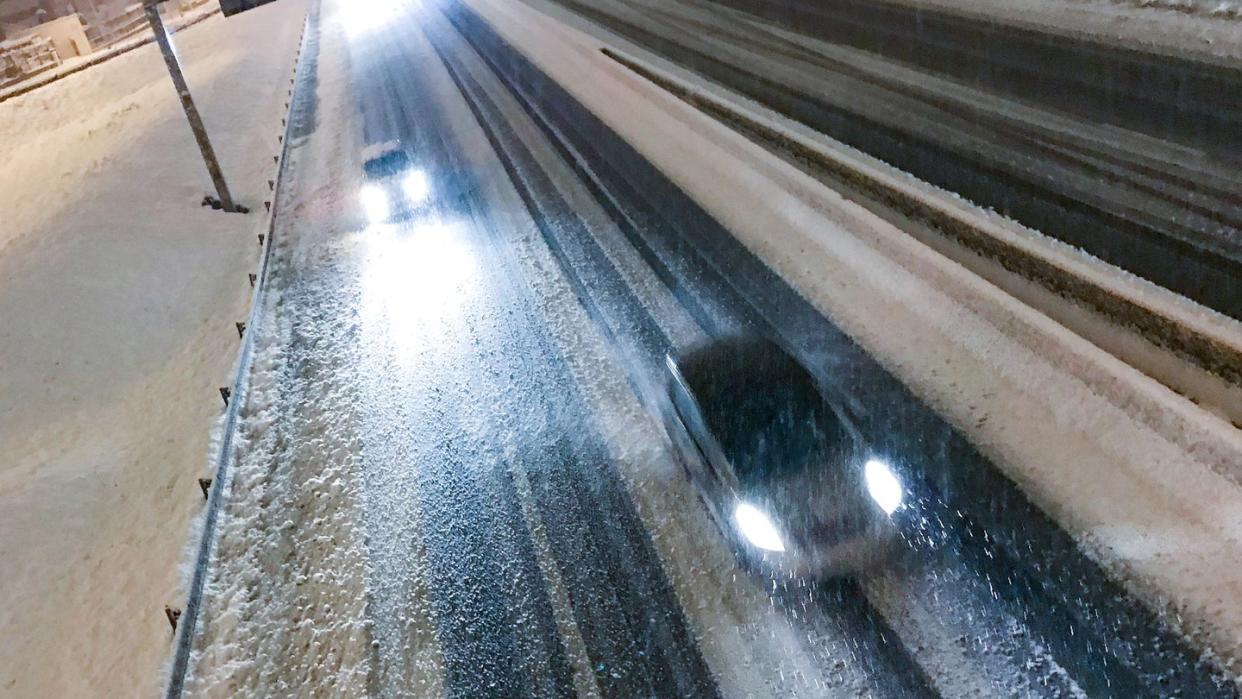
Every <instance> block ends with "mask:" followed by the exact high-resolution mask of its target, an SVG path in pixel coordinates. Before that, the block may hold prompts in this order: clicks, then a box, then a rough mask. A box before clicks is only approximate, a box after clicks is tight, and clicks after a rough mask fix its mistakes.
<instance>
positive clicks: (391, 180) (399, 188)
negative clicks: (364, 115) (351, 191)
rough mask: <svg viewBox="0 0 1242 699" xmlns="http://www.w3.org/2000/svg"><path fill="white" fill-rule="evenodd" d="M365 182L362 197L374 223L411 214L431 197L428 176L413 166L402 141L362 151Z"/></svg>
mask: <svg viewBox="0 0 1242 699" xmlns="http://www.w3.org/2000/svg"><path fill="white" fill-rule="evenodd" d="M363 158H364V162H363V164H362V171H363V174H365V175H366V181H365V182H364V183H363V185H362V190H361V191H360V192H359V196H360V198H361V199H362V206H363V208H364V209H365V210H366V214H367V218H368V219H369V220H370V222H371V223H372V224H379V223H385V222H388V221H395V220H399V219H402V218H405V217H407V216H410V215H412V214H413V213H415V212H416V211H418V209H419V208H420V207H422V206H423V205H424V204H426V202H427V199H428V196H429V194H430V185H429V183H428V181H427V173H426V172H424V171H423V170H421V169H419V168H417V167H414V164H413V160H412V159H411V158H410V154H409V153H408V152H407V151H406V150H405V148H404V147H403V146H402V144H401V143H400V142H399V141H387V142H385V143H377V144H372V145H370V146H368V147H367V148H366V150H365V151H364V152H363Z"/></svg>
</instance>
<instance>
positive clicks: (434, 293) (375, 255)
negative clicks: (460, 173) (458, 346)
mask: <svg viewBox="0 0 1242 699" xmlns="http://www.w3.org/2000/svg"><path fill="white" fill-rule="evenodd" d="M466 226H467V224H466V223H465V222H463V221H460V220H454V221H445V220H443V219H439V218H434V217H429V218H424V219H418V220H415V221H411V222H406V223H400V224H383V225H377V226H371V227H369V228H368V229H367V230H365V231H364V232H363V233H362V235H363V236H364V244H365V246H366V264H365V266H364V267H363V278H362V280H361V281H362V310H361V312H362V321H363V323H364V325H365V327H367V328H368V329H373V330H374V331H375V332H383V333H385V334H387V335H388V343H387V344H388V345H389V346H390V347H391V351H392V352H393V355H394V356H395V358H396V359H397V361H398V362H400V363H401V364H402V365H406V366H409V365H412V364H414V363H415V362H416V361H417V357H418V355H419V354H420V353H422V352H424V351H426V348H427V347H428V346H429V344H431V343H435V344H439V343H440V342H441V340H442V339H443V338H444V337H445V336H446V335H448V334H450V333H452V332H453V330H454V328H455V326H456V325H457V323H458V322H459V321H460V320H461V319H462V317H463V316H464V314H465V311H466V310H467V309H468V308H469V306H470V305H471V304H472V303H473V302H474V301H475V300H476V296H477V294H478V285H477V284H476V282H477V280H478V278H479V275H480V270H479V261H478V259H477V253H476V251H475V249H474V243H473V241H472V239H471V236H470V235H469V230H468V229H467V228H466Z"/></svg>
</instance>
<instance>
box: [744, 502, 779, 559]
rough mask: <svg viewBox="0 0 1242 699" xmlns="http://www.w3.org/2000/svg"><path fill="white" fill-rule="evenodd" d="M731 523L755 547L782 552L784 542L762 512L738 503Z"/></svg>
mask: <svg viewBox="0 0 1242 699" xmlns="http://www.w3.org/2000/svg"><path fill="white" fill-rule="evenodd" d="M733 521H734V522H735V523H737V528H738V531H740V532H742V536H744V537H746V540H747V541H749V542H750V543H752V544H754V545H755V546H757V547H759V548H761V549H763V550H765V551H778V552H779V551H784V550H785V542H784V541H782V540H781V535H780V532H778V531H776V525H774V524H772V520H771V519H768V516H767V515H765V514H764V513H763V511H762V510H760V509H759V508H757V507H755V506H754V505H751V504H750V503H745V502H740V503H738V505H737V507H736V508H735V509H734V510H733Z"/></svg>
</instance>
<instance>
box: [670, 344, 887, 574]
mask: <svg viewBox="0 0 1242 699" xmlns="http://www.w3.org/2000/svg"><path fill="white" fill-rule="evenodd" d="M667 370H668V383H667V389H668V397H669V402H670V404H671V405H670V407H669V409H667V410H666V411H665V415H664V421H665V426H666V429H667V430H668V432H669V436H670V437H671V439H672V441H673V444H674V446H675V448H676V450H677V452H678V456H679V459H680V461H681V462H682V465H683V466H684V467H685V468H686V471H687V473H688V475H689V477H690V480H691V482H692V483H693V484H694V486H695V488H696V489H697V490H698V491H699V493H700V495H701V496H702V499H703V501H704V502H705V503H706V505H707V507H708V509H709V510H710V511H711V514H712V516H713V518H714V519H715V521H716V524H717V526H719V527H720V529H721V531H722V533H724V534H725V536H726V537H727V538H728V539H730V540H731V541H732V542H734V544H735V545H736V546H737V547H738V549H739V551H740V553H741V554H742V555H743V556H744V558H745V559H746V560H748V561H749V562H751V563H752V564H755V565H757V566H758V567H759V568H761V569H762V570H764V571H765V572H768V573H771V574H776V575H782V576H790V577H813V578H826V577H836V576H845V575H850V574H853V573H857V572H859V571H861V570H863V569H865V568H867V567H869V566H872V565H874V564H876V563H878V562H880V561H882V560H884V559H885V558H887V557H888V555H889V552H890V550H891V548H892V546H891V544H892V542H893V541H895V540H896V538H897V526H896V525H895V523H894V521H893V515H894V513H896V512H897V511H898V510H899V509H900V508H901V507H902V505H903V499H904V493H903V489H902V485H901V483H900V481H899V480H898V478H897V476H896V475H895V474H894V472H893V470H892V469H891V468H890V467H889V466H888V464H887V463H886V462H885V461H884V460H883V459H882V458H880V457H879V456H877V455H876V454H873V453H871V452H870V451H869V450H868V448H867V446H866V445H865V444H864V442H863V440H862V438H861V436H860V434H859V432H858V430H857V429H856V427H855V426H854V424H853V423H852V421H851V420H850V419H849V418H848V417H847V416H846V415H845V414H844V413H843V411H842V410H841V409H840V408H838V407H837V406H836V405H834V403H833V401H830V400H828V399H827V398H826V397H825V395H824V394H823V393H821V391H820V389H819V387H818V386H817V384H816V382H815V379H814V377H812V376H811V374H810V373H809V372H808V371H807V370H806V369H805V368H804V367H803V366H802V365H801V364H800V363H799V362H798V361H797V360H796V359H795V358H793V357H792V356H790V355H789V353H787V352H786V351H785V350H784V349H782V348H781V347H780V346H779V345H777V344H776V343H774V342H771V341H769V340H766V339H763V338H759V337H749V336H744V337H732V338H727V339H724V340H717V341H714V342H712V343H710V344H706V345H703V346H701V347H698V348H695V349H693V350H691V351H688V352H685V353H683V354H681V355H680V356H677V357H674V356H671V355H670V356H669V357H668V359H667Z"/></svg>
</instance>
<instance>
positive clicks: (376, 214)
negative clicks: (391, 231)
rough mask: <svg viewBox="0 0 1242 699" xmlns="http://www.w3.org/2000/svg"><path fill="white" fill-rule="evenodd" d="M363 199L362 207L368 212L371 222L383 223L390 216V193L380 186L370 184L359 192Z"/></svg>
mask: <svg viewBox="0 0 1242 699" xmlns="http://www.w3.org/2000/svg"><path fill="white" fill-rule="evenodd" d="M358 196H359V197H361V199H362V208H363V209H365V210H366V212H367V218H368V219H370V220H371V223H382V222H383V221H385V220H386V219H387V218H388V212H389V209H388V195H387V194H385V193H384V190H383V189H381V188H380V187H378V186H376V185H373V184H369V185H365V186H364V187H363V188H362V191H361V192H359V194H358Z"/></svg>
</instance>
